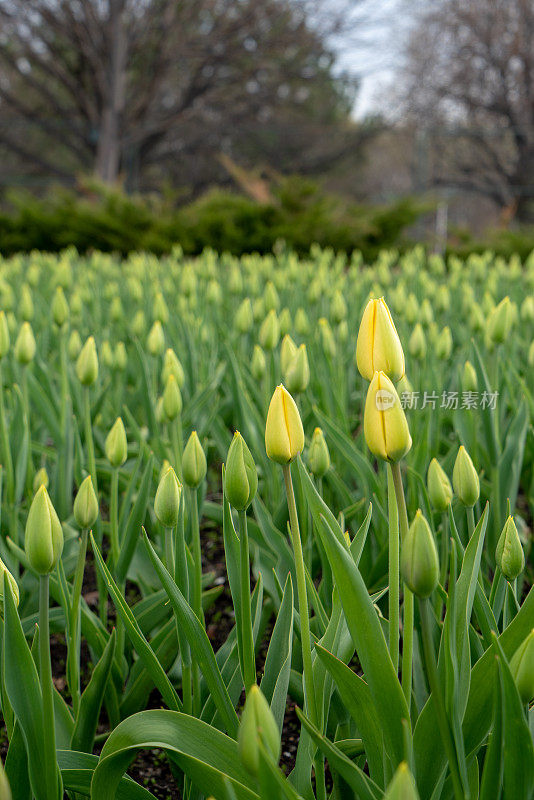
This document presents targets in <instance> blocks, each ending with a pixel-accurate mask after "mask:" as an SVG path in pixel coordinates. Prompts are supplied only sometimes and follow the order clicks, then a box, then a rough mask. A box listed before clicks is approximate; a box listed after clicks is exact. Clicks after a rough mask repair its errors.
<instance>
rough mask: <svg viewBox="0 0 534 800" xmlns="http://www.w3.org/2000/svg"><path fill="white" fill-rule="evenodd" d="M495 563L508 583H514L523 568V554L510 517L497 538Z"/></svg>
mask: <svg viewBox="0 0 534 800" xmlns="http://www.w3.org/2000/svg"><path fill="white" fill-rule="evenodd" d="M495 561H496V562H497V565H498V566H499V567H500V569H501V572H502V574H503V575H504V577H505V578H506V579H507V580H508V581H515V579H516V578H517V576H518V575H520V574H521V573H522V572H523V569H524V568H525V554H524V553H523V547H522V545H521V540H520V538H519V534H518V532H517V528H516V525H515V522H514V519H513V517H512V516H509V517H508V519H507V520H506V522H505V523H504V528H503V529H502V532H501V535H500V536H499V541H498V542H497V549H496V551H495Z"/></svg>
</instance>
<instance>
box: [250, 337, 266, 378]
mask: <svg viewBox="0 0 534 800" xmlns="http://www.w3.org/2000/svg"><path fill="white" fill-rule="evenodd" d="M266 369H267V364H266V361H265V353H264V352H263V350H262V349H261V347H260V346H259V344H255V345H254V351H253V353H252V361H251V364H250V371H251V372H252V376H253V378H254V379H255V380H256V381H261V379H262V378H263V376H264V375H265V371H266Z"/></svg>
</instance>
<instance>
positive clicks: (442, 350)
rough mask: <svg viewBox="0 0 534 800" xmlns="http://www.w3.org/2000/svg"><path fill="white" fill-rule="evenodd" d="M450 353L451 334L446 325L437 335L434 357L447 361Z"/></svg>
mask: <svg viewBox="0 0 534 800" xmlns="http://www.w3.org/2000/svg"><path fill="white" fill-rule="evenodd" d="M451 353H452V334H451V329H450V328H449V326H448V325H447V326H446V327H445V328H443V330H442V331H441V333H440V334H439V336H438V338H437V341H436V355H437V357H438V358H441V359H443V361H447V359H449V358H450V357H451Z"/></svg>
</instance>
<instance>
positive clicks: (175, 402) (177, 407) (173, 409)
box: [163, 374, 182, 420]
mask: <svg viewBox="0 0 534 800" xmlns="http://www.w3.org/2000/svg"><path fill="white" fill-rule="evenodd" d="M163 411H164V412H165V416H166V417H167V419H169V420H173V419H176V417H177V416H178V414H180V413H181V411H182V395H181V394H180V389H179V388H178V383H177V381H176V378H175V377H174V375H172V374H171V375H169V379H168V380H167V385H166V387H165V391H164V392H163Z"/></svg>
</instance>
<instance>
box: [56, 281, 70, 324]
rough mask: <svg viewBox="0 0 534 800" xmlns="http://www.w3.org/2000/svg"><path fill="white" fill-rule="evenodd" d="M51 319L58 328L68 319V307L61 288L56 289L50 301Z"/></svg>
mask: <svg viewBox="0 0 534 800" xmlns="http://www.w3.org/2000/svg"><path fill="white" fill-rule="evenodd" d="M52 318H53V320H54V322H55V323H56V325H57V326H58V328H62V327H63V325H64V324H65V323H66V321H67V320H68V318H69V305H68V303H67V299H66V297H65V292H64V291H63V289H62V288H61V286H58V287H57V289H56V291H55V293H54V299H53V300H52Z"/></svg>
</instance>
